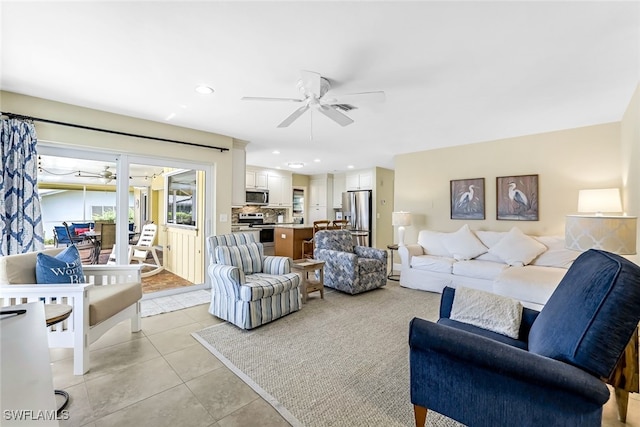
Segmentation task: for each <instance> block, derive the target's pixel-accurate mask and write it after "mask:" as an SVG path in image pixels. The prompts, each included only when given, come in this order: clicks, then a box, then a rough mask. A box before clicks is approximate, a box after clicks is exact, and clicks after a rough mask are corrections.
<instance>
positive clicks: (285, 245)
mask: <svg viewBox="0 0 640 427" xmlns="http://www.w3.org/2000/svg"><path fill="white" fill-rule="evenodd" d="M312 237H313V227H312V226H309V225H304V224H290V225H286V224H277V225H276V229H275V233H274V240H275V245H276V250H275V253H276V255H279V256H287V257H290V258H293V259H300V258H302V242H303V241H304V240H309V239H311V238H312Z"/></svg>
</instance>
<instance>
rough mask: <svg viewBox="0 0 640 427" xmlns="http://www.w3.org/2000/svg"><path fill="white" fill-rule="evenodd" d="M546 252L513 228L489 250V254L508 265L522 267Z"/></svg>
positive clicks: (534, 240)
mask: <svg viewBox="0 0 640 427" xmlns="http://www.w3.org/2000/svg"><path fill="white" fill-rule="evenodd" d="M546 250H547V247H546V246H545V245H543V244H542V243H540V242H538V241H537V240H536V239H534V238H532V237H529V236H527V235H526V234H524V233H523V232H522V231H520V229H519V228H516V227H513V228H512V229H511V230H510V231H509V232H508V233H507V234H506V235H505V236H504V237H503V238H502V239H501V240H500V241H499V242H498V243H497V244H495V245H493V246H492V247H491V248H489V253H490V254H492V255H496V256H498V257H499V258H500V259H501V260H503V261H504V262H506V263H507V264H509V265H512V266H519V267H522V266H524V265H527V264H529V263H530V262H531V261H533V259H534V258H535V257H537V256H538V255H540V254H541V253H542V252H544V251H546Z"/></svg>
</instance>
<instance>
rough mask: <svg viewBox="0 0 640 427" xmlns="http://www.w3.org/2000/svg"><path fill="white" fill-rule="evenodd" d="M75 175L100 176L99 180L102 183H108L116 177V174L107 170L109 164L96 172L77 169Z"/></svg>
mask: <svg viewBox="0 0 640 427" xmlns="http://www.w3.org/2000/svg"><path fill="white" fill-rule="evenodd" d="M76 176H79V177H83V178H100V181H102V183H103V184H108V183H110V182H111V181H113V180H114V179H116V178H117V177H116V174H114V173H113V172H111V171H110V170H109V166H105V167H104V169H103V170H102V171H100V172H96V173H94V172H83V171H78V174H77V175H76Z"/></svg>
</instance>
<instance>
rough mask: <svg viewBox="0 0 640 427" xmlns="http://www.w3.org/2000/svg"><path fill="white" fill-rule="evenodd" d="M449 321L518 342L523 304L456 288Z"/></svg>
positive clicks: (487, 293) (460, 287)
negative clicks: (466, 324) (472, 326)
mask: <svg viewBox="0 0 640 427" xmlns="http://www.w3.org/2000/svg"><path fill="white" fill-rule="evenodd" d="M449 318H450V319H451V320H456V321H458V322H462V323H468V324H470V325H474V326H477V327H479V328H482V329H486V330H489V331H493V332H496V333H498V334H501V335H506V336H508V337H509V338H514V339H518V335H519V331H520V323H521V322H522V304H521V303H520V301H516V300H514V299H511V298H507V297H503V296H501V295H496V294H492V293H490V292H485V291H479V290H477V289H470V288H465V287H464V286H458V287H457V288H456V293H455V296H454V297H453V305H452V306H451V314H450V316H449Z"/></svg>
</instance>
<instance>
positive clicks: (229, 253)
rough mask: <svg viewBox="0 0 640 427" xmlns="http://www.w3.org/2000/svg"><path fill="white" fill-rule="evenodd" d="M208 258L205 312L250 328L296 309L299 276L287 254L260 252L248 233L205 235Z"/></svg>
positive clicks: (260, 244)
mask: <svg viewBox="0 0 640 427" xmlns="http://www.w3.org/2000/svg"><path fill="white" fill-rule="evenodd" d="M207 251H208V253H209V259H210V261H211V263H210V265H209V271H208V273H209V277H210V278H211V305H210V307H209V313H211V314H213V315H214V316H216V317H219V318H220V319H223V320H226V321H228V322H230V323H233V324H234V325H236V326H238V327H239V328H242V329H253V328H255V327H258V326H260V325H264V324H265V323H269V322H271V321H272V320H276V319H278V318H280V317H282V316H285V315H287V314H289V313H292V312H294V311H298V310H300V304H301V301H300V296H301V294H300V290H299V286H300V276H298V275H297V274H295V273H291V258H288V257H281V256H264V250H263V247H262V243H256V242H255V240H254V238H253V235H252V234H246V233H233V234H223V235H220V236H210V237H208V238H207Z"/></svg>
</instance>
